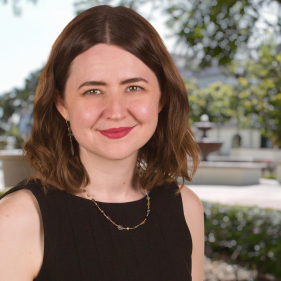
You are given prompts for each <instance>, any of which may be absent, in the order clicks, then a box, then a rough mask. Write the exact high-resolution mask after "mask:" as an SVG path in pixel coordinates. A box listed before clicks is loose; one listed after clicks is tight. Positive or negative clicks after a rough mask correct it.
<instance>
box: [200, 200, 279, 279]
mask: <svg viewBox="0 0 281 281" xmlns="http://www.w3.org/2000/svg"><path fill="white" fill-rule="evenodd" d="M280 204H281V202H280ZM203 207H204V213H205V249H206V255H207V256H210V257H211V256H212V255H213V254H214V253H217V254H220V255H221V254H223V255H225V256H227V257H229V259H230V260H231V261H233V263H237V264H241V265H243V266H245V267H246V268H248V269H257V270H258V273H259V275H260V276H264V274H272V275H274V276H275V277H277V278H279V277H281V211H277V210H272V209H261V208H258V207H242V206H227V205H221V204H216V203H207V202H203ZM213 256H214V255H213Z"/></svg>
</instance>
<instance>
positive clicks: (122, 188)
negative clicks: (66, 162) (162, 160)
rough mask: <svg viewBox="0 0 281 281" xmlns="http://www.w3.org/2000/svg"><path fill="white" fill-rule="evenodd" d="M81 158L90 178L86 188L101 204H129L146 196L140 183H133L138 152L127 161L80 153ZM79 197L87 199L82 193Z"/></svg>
mask: <svg viewBox="0 0 281 281" xmlns="http://www.w3.org/2000/svg"><path fill="white" fill-rule="evenodd" d="M80 158H81V161H82V163H83V165H84V167H85V169H86V170H87V172H88V175H89V177H90V183H89V184H88V185H86V186H84V188H85V189H86V190H87V193H90V194H91V196H92V198H94V199H95V200H96V201H100V202H129V201H135V200H138V199H140V198H142V197H144V196H145V192H144V191H143V189H142V188H140V185H139V181H137V182H136V183H135V184H134V183H133V175H134V171H135V166H136V161H137V152H136V153H135V154H132V155H130V156H129V157H128V158H126V159H121V160H119V159H118V160H112V159H105V158H101V157H99V156H97V155H94V154H89V152H87V153H85V152H83V150H82V151H80ZM77 195H78V196H82V197H87V195H86V194H82V193H81V192H80V193H79V194H77Z"/></svg>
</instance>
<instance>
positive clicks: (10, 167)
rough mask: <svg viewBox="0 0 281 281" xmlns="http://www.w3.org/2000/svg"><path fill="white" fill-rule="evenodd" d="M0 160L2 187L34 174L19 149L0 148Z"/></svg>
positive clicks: (9, 185) (10, 185) (12, 184)
mask: <svg viewBox="0 0 281 281" xmlns="http://www.w3.org/2000/svg"><path fill="white" fill-rule="evenodd" d="M0 160H2V170H3V184H2V185H1V186H2V189H4V188H5V187H13V186H15V185H16V184H17V183H19V182H20V181H22V180H23V179H25V178H26V177H28V176H31V175H35V172H34V171H33V170H32V169H31V168H30V166H29V163H28V160H27V159H26V158H23V156H22V150H21V149H14V150H0Z"/></svg>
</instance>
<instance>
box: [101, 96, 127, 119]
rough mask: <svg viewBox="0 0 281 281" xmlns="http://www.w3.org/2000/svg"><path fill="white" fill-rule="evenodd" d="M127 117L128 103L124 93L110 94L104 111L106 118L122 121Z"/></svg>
mask: <svg viewBox="0 0 281 281" xmlns="http://www.w3.org/2000/svg"><path fill="white" fill-rule="evenodd" d="M126 115H127V103H126V99H125V97H124V96H123V95H122V93H115V94H109V95H108V98H107V102H106V106H105V109H104V117H105V118H106V119H110V120H122V119H124V118H125V117H126Z"/></svg>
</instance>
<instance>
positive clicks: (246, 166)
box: [185, 114, 266, 186]
mask: <svg viewBox="0 0 281 281" xmlns="http://www.w3.org/2000/svg"><path fill="white" fill-rule="evenodd" d="M193 125H194V127H195V128H197V129H198V130H201V131H203V135H202V137H201V139H200V141H198V142H197V143H198V145H199V147H200V149H201V154H202V155H201V156H202V160H201V161H200V165H199V167H198V170H197V171H196V174H195V175H194V177H193V182H192V183H191V182H185V184H187V185H192V184H195V185H196V184H201V185H227V186H228V185H233V186H244V185H251V184H259V179H260V177H261V171H262V169H263V168H264V167H266V164H265V163H252V162H241V161H237V160H238V159H235V161H233V160H234V159H232V157H231V156H225V155H224V156H223V155H216V157H215V159H216V160H215V161H214V159H213V158H212V157H210V156H211V155H209V154H210V153H211V152H215V151H219V150H220V148H221V146H222V144H223V141H220V140H217V139H213V138H208V137H207V135H206V132H207V131H208V130H210V129H212V128H214V127H216V123H214V122H210V121H209V117H208V115H207V114H203V115H202V116H201V118H200V122H194V123H193ZM208 155H209V157H208ZM213 156H214V155H213ZM207 158H208V159H209V161H208V160H207Z"/></svg>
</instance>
